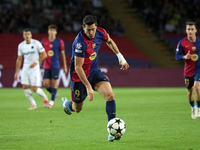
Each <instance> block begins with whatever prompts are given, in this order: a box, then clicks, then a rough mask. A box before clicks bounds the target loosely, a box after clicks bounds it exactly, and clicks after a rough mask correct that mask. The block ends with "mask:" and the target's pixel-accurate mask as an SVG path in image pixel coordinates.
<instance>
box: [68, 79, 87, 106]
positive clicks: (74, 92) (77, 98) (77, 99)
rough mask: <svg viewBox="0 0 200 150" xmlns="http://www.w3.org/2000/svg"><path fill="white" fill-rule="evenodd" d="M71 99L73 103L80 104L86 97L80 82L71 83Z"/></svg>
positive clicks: (83, 86) (84, 89)
mask: <svg viewBox="0 0 200 150" xmlns="http://www.w3.org/2000/svg"><path fill="white" fill-rule="evenodd" d="M70 87H71V98H72V101H73V102H74V103H82V102H83V101H84V100H85V98H86V97H87V91H86V88H85V85H84V84H83V83H82V82H71V84H70Z"/></svg>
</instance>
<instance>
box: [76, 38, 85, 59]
mask: <svg viewBox="0 0 200 150" xmlns="http://www.w3.org/2000/svg"><path fill="white" fill-rule="evenodd" d="M86 48H87V45H86V43H85V42H84V41H81V40H78V41H77V42H76V43H74V55H75V56H78V57H84V56H85V50H86Z"/></svg>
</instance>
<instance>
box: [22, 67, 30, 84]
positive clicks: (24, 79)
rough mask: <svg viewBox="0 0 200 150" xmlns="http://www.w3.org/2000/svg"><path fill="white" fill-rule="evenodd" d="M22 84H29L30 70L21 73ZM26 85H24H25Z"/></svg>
mask: <svg viewBox="0 0 200 150" xmlns="http://www.w3.org/2000/svg"><path fill="white" fill-rule="evenodd" d="M21 84H22V85H29V84H30V83H29V76H28V71H24V70H23V71H22V75H21ZM23 87H24V86H23Z"/></svg>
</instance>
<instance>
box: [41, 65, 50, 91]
mask: <svg viewBox="0 0 200 150" xmlns="http://www.w3.org/2000/svg"><path fill="white" fill-rule="evenodd" d="M42 83H43V86H45V87H46V88H48V87H50V83H51V69H44V74H43V80H42Z"/></svg>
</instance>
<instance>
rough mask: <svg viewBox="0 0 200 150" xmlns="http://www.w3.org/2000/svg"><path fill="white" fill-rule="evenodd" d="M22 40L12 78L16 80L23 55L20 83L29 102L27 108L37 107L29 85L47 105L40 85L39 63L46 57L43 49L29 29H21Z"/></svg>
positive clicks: (45, 104)
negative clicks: (29, 104) (29, 105)
mask: <svg viewBox="0 0 200 150" xmlns="http://www.w3.org/2000/svg"><path fill="white" fill-rule="evenodd" d="M23 38H24V41H23V42H21V43H20V44H19V46H18V57H17V61H16V70H15V75H14V79H15V80H17V78H18V73H19V69H20V67H21V64H22V59H23V57H24V63H23V69H22V75H21V84H22V86H23V89H24V93H25V95H26V97H27V98H28V100H29V101H30V103H31V107H30V108H28V109H29V110H33V109H37V104H36V102H35V100H34V98H33V96H32V92H31V90H30V89H29V86H32V90H33V91H34V92H35V93H37V94H38V95H40V96H41V97H43V102H44V106H45V107H47V106H48V105H47V103H48V99H47V96H46V94H45V93H44V92H43V90H42V89H41V88H39V85H40V81H41V80H40V77H41V73H40V64H41V63H42V62H43V61H44V59H45V58H46V57H47V55H46V52H45V49H44V48H43V46H42V45H41V43H40V42H39V41H38V40H35V39H32V34H31V31H30V30H29V29H24V31H23Z"/></svg>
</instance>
